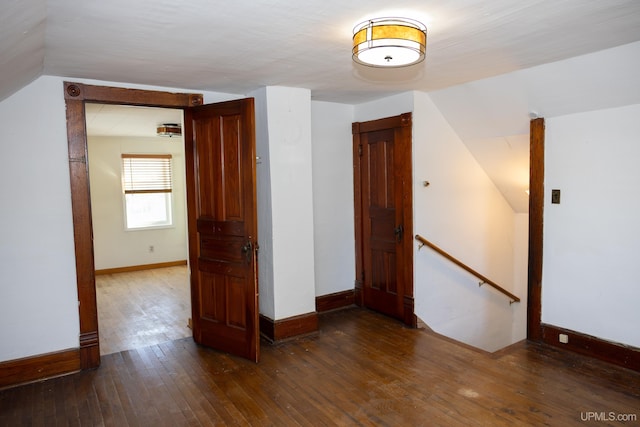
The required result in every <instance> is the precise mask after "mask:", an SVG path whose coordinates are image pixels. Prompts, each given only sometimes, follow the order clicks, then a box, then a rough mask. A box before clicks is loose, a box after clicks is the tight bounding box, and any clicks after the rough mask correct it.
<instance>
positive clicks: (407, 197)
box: [351, 113, 417, 328]
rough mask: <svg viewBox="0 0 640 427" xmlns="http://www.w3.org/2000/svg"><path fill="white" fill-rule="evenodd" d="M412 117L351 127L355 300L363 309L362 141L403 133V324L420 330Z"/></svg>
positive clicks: (356, 124) (360, 123) (401, 116)
mask: <svg viewBox="0 0 640 427" xmlns="http://www.w3.org/2000/svg"><path fill="white" fill-rule="evenodd" d="M412 127H413V122H412V113H404V114H401V115H399V116H393V117H387V118H383V119H378V120H371V121H367V122H355V123H353V124H352V126H351V133H352V134H353V184H354V189H353V190H354V191H353V193H354V194H353V196H354V222H355V260H356V280H355V284H354V299H355V303H356V304H357V305H359V306H361V307H362V306H363V305H364V295H363V283H364V247H363V244H364V239H363V230H362V226H363V217H362V210H363V209H362V182H361V172H362V168H361V164H360V163H361V158H362V157H361V153H362V148H361V141H360V133H363V132H372V131H377V130H383V129H400V137H401V138H407V139H408V143H407V144H406V146H407V152H405V153H398V154H402V156H403V158H402V161H401V165H402V167H401V170H400V171H397V172H398V174H399V175H400V176H401V179H404V180H405V182H404V185H405V186H406V188H408V191H405V192H404V193H403V195H402V214H403V219H402V222H403V225H404V229H405V231H404V238H403V241H402V253H403V256H402V257H401V258H402V259H403V260H404V263H403V265H402V276H403V277H404V281H405V289H404V295H403V296H402V297H403V298H402V299H403V308H404V310H403V319H402V320H403V322H404V323H405V324H406V325H408V326H410V327H414V328H415V327H416V326H417V317H416V315H415V311H414V306H415V304H414V296H413V295H414V292H413V238H412V236H413V175H412V170H413V168H412V158H413V149H412V146H413V144H412Z"/></svg>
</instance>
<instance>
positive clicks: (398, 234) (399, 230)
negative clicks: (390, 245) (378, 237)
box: [393, 224, 404, 242]
mask: <svg viewBox="0 0 640 427" xmlns="http://www.w3.org/2000/svg"><path fill="white" fill-rule="evenodd" d="M393 233H394V234H395V235H396V240H397V241H398V242H400V241H402V234H403V233H404V227H403V226H402V224H400V225H399V226H397V227H396V228H395V229H394V230H393Z"/></svg>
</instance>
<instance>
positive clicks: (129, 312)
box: [96, 266, 191, 355]
mask: <svg viewBox="0 0 640 427" xmlns="http://www.w3.org/2000/svg"><path fill="white" fill-rule="evenodd" d="M96 299H97V303H98V327H99V331H100V354H101V355H105V354H111V353H115V352H118V351H122V350H131V349H135V348H139V347H147V346H150V345H154V344H160V343H162V342H165V341H172V340H176V339H179V338H186V337H190V336H191V329H189V328H188V327H187V323H188V320H189V318H190V317H191V303H190V295H189V279H188V272H187V267H186V266H177V267H166V268H158V269H153V270H142V271H132V272H126V273H116V274H104V275H98V276H96Z"/></svg>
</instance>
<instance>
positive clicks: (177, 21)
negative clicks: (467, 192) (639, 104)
mask: <svg viewBox="0 0 640 427" xmlns="http://www.w3.org/2000/svg"><path fill="white" fill-rule="evenodd" d="M383 16H405V17H409V18H414V19H417V20H420V21H422V22H423V23H425V24H426V25H427V27H428V30H427V32H428V41H427V45H428V46H427V59H426V61H425V62H424V63H422V64H419V65H416V66H412V67H408V68H406V69H394V70H382V69H372V68H368V67H364V66H361V65H357V64H355V63H354V62H353V61H352V60H351V55H350V49H351V37H352V32H351V30H352V28H353V26H354V25H355V24H357V23H358V22H361V21H363V20H365V19H367V18H371V17H383ZM638 40H640V1H638V0H561V1H559V0H518V1H516V0H455V1H453V0H406V1H405V0H396V1H394V2H389V1H388V0H367V1H364V0H359V1H348V2H347V1H343V0H322V1H298V2H295V1H291V0H236V1H212V0H189V1H182V2H181V1H175V0H136V1H130V0H109V1H105V0H82V1H79V0H4V1H3V4H2V9H1V10H0V100H1V99H4V98H6V97H7V96H9V95H11V94H12V93H14V92H15V91H17V90H18V89H20V88H21V87H23V86H24V85H26V84H28V83H29V82H31V81H32V80H34V79H36V78H37V77H39V76H40V75H43V74H45V75H55V76H64V77H66V78H82V79H96V80H104V81H113V82H126V83H132V84H147V85H155V86H164V87H177V88H188V89H190V90H202V91H214V92H225V93H232V94H246V93H248V92H251V91H252V90H255V89H257V88H260V87H263V86H269V85H280V86H291V87H304V88H308V89H310V90H311V94H312V98H313V99H315V100H322V101H332V102H342V103H348V104H358V103H362V102H366V101H369V100H373V99H377V98H381V97H384V96H388V95H391V94H395V93H398V92H402V91H406V90H420V91H426V92H430V93H434V92H436V93H435V94H434V97H433V99H434V102H436V104H437V105H438V107H439V108H440V110H441V111H442V112H443V114H444V115H445V117H446V118H447V120H448V121H449V122H450V124H451V125H452V127H453V128H454V130H456V132H458V134H459V135H460V136H461V138H462V139H463V140H464V142H465V143H466V144H467V145H468V146H469V147H470V150H471V151H472V153H473V154H474V156H476V158H477V159H478V160H479V162H480V163H481V164H482V165H483V166H484V167H485V169H486V170H487V171H488V173H489V175H490V176H492V177H494V180H496V179H497V178H495V177H496V176H497V175H503V176H507V175H508V174H507V173H506V171H507V170H508V167H507V166H501V165H502V164H501V165H495V163H496V162H495V158H505V156H506V154H505V152H504V150H503V149H504V148H505V147H511V148H513V147H514V146H518V147H519V146H520V145H521V144H520V141H521V136H518V135H521V134H522V133H523V132H524V133H526V132H527V128H526V125H527V122H528V118H527V115H526V109H531V105H530V104H531V100H535V99H536V96H535V95H530V97H529V98H530V99H529V101H528V103H526V102H521V104H522V105H518V108H516V109H514V108H512V109H511V112H508V110H509V109H508V108H506V109H504V108H503V110H504V111H507V112H506V113H504V114H503V117H502V118H501V119H498V118H496V117H492V119H493V120H490V121H489V122H488V123H489V124H492V123H493V124H495V123H498V122H500V120H502V121H503V122H506V121H507V119H508V120H511V119H513V118H514V116H517V117H516V119H517V120H515V121H511V123H514V122H515V123H517V125H516V126H513V125H509V126H507V128H508V129H497V128H494V129H488V126H489V124H487V122H486V121H485V122H482V121H481V120H480V119H481V118H482V117H483V115H486V114H489V112H490V113H495V111H489V112H487V111H486V108H485V104H473V103H470V102H468V101H466V99H467V98H465V97H464V96H462V95H461V94H463V93H464V94H466V95H469V94H471V95H472V96H471V97H472V98H473V95H475V93H474V91H473V89H474V88H475V87H474V86H465V85H462V84H463V83H468V82H474V81H478V80H481V79H486V78H488V77H492V76H499V75H503V74H505V73H510V72H514V71H518V70H525V69H530V68H531V67H536V66H539V65H541V64H549V63H552V62H554V61H560V60H563V59H566V58H572V57H576V56H579V55H585V54H588V53H591V52H597V51H600V50H603V49H607V48H612V47H615V46H621V45H625V44H627V43H631V42H636V41H638ZM636 70H637V68H636ZM574 77H575V76H570V77H569V79H573V78H574ZM569 83H571V80H570V81H569ZM461 85H462V86H461ZM565 86H567V84H566V83H565ZM636 86H637V84H636ZM501 87H505V86H504V85H502V86H501ZM447 88H452V89H451V90H448V89H447ZM611 93H612V92H611V91H607V92H606V93H603V96H608V97H612V96H625V94H626V93H628V91H624V90H623V91H620V92H614V95H611ZM499 95H500V97H501V99H502V100H503V101H508V102H512V101H511V99H514V100H516V101H518V102H520V99H521V98H519V97H518V96H519V95H521V94H520V93H517V92H516V93H514V92H504V93H500V94H499ZM627 96H628V95H627ZM567 99H568V100H566V102H565V103H564V104H563V103H558V102H555V104H554V105H547V106H548V107H549V108H555V109H556V110H562V109H563V108H564V106H566V105H568V104H569V103H570V102H574V103H575V97H574V98H570V100H569V98H567ZM554 100H555V101H558V99H557V98H554ZM561 101H562V99H561ZM483 102H484V103H486V102H487V98H486V97H485V98H483ZM508 102H507V103H508ZM611 104H614V105H615V104H616V102H614V101H613V100H612V101H611ZM520 107H522V108H520ZM534 107H535V106H534ZM542 107H544V105H542V106H541V107H540V108H542ZM536 108H538V107H536ZM576 108H580V107H576ZM582 108H584V107H582ZM516 110H517V111H516ZM520 110H524V113H523V112H522V111H520ZM542 113H544V112H542ZM156 124H157V123H156ZM469 129H474V131H473V132H470V131H469ZM489 138H497V140H496V139H492V140H489ZM514 141H515V142H514ZM491 147H494V148H491ZM512 151H513V153H510V155H511V154H514V153H515V152H516V151H518V152H521V151H522V150H520V149H518V150H512ZM509 157H510V156H509ZM525 162H526V159H520V164H523V163H525ZM505 164H506V163H505ZM527 164H528V163H527ZM491 168H498V169H500V168H502V169H503V170H502V171H501V172H499V173H497V174H495V173H493V172H492V171H491V170H490V169H491ZM498 181H499V180H498ZM498 181H496V185H497V186H498V187H499V188H501V190H502V191H503V193H505V197H507V199H508V200H509V201H510V203H511V204H512V206H513V207H514V209H515V210H516V211H526V210H527V209H528V208H527V207H526V206H525V205H524V204H523V203H520V202H518V201H517V200H512V199H510V198H509V196H508V194H509V193H511V192H513V191H515V190H508V189H507V190H505V188H504V186H502V187H501V184H500V183H499V182H498ZM518 191H520V190H518ZM522 192H523V191H522Z"/></svg>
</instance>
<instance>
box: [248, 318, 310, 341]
mask: <svg viewBox="0 0 640 427" xmlns="http://www.w3.org/2000/svg"><path fill="white" fill-rule="evenodd" d="M315 332H318V313H316V312H313V313H307V314H301V315H299V316H293V317H288V318H286V319H280V320H275V321H274V320H272V319H270V318H268V317H267V316H264V315H262V314H261V315H260V335H262V336H263V337H264V338H266V339H267V340H269V341H271V342H276V341H281V340H284V339H288V338H294V337H297V336H301V335H308V334H311V333H315Z"/></svg>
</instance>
